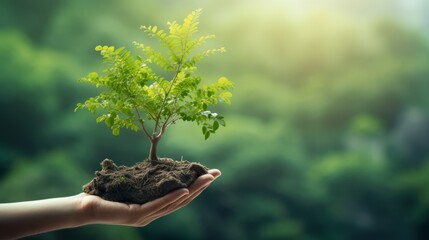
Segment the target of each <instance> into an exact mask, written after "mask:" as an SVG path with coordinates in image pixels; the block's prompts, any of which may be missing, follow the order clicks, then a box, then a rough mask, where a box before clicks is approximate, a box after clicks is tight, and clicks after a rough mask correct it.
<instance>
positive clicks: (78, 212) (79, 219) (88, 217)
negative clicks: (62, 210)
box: [72, 193, 97, 227]
mask: <svg viewBox="0 0 429 240" xmlns="http://www.w3.org/2000/svg"><path fill="white" fill-rule="evenodd" d="M72 206H73V208H74V213H75V214H74V216H73V225H74V226H75V227H78V226H84V225H88V224H94V223H97V219H96V217H95V214H94V208H95V206H94V202H93V201H90V199H88V197H87V194H85V193H80V194H78V195H75V196H74V198H73V204H72Z"/></svg>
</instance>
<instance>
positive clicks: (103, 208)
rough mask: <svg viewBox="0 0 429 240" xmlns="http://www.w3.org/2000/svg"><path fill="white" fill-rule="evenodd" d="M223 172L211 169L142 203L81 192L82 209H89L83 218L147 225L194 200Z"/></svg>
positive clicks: (100, 222) (100, 221) (95, 221)
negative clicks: (132, 202)
mask: <svg viewBox="0 0 429 240" xmlns="http://www.w3.org/2000/svg"><path fill="white" fill-rule="evenodd" d="M220 175H221V172H220V171H219V170H217V169H212V170H209V173H208V174H205V175H202V176H200V177H199V178H197V180H195V182H194V183H193V184H192V185H191V186H190V187H189V188H182V189H178V190H176V191H174V192H171V193H169V194H167V195H165V196H163V197H161V198H158V199H156V200H153V201H151V202H147V203H145V204H141V205H140V204H126V203H120V202H112V201H107V200H104V199H102V198H100V197H98V196H95V195H89V194H87V193H81V194H79V195H78V196H77V197H78V198H80V204H81V208H82V210H83V211H84V212H85V214H84V216H85V218H86V219H83V222H88V221H89V223H99V224H117V225H128V226H146V225H147V224H149V223H150V222H152V221H154V220H155V219H157V218H160V217H162V216H165V215H167V214H169V213H172V212H174V211H176V210H177V209H179V208H181V207H183V206H185V205H187V204H188V203H190V202H191V201H192V200H193V199H194V198H196V197H197V196H198V195H199V194H200V193H201V192H202V191H204V189H206V188H207V187H208V186H209V185H210V183H211V182H213V181H214V180H215V179H216V178H217V177H219V176H220Z"/></svg>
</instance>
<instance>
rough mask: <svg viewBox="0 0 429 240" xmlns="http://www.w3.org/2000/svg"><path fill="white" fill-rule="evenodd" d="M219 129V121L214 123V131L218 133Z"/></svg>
mask: <svg viewBox="0 0 429 240" xmlns="http://www.w3.org/2000/svg"><path fill="white" fill-rule="evenodd" d="M218 128H219V122H218V121H214V122H213V131H216V130H217V129H218Z"/></svg>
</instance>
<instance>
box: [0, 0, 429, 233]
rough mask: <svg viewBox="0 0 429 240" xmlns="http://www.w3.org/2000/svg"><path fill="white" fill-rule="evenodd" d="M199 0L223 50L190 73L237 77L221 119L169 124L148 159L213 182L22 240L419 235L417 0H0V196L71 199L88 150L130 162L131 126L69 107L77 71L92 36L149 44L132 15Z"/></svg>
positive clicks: (162, 17) (92, 61) (156, 17)
mask: <svg viewBox="0 0 429 240" xmlns="http://www.w3.org/2000/svg"><path fill="white" fill-rule="evenodd" d="M410 2H413V3H414V5H413V4H410ZM199 7H202V8H203V15H202V16H201V25H200V29H201V30H202V32H201V34H202V35H205V34H207V33H215V34H216V36H217V38H216V40H215V41H213V42H215V43H214V45H216V46H225V48H226V50H227V53H226V54H223V55H222V56H216V57H213V58H211V59H210V61H205V60H203V61H202V62H201V64H202V65H201V66H200V68H199V69H198V74H200V75H202V76H204V78H205V79H207V80H209V81H214V80H215V79H217V78H218V77H219V76H218V73H219V72H222V73H223V74H225V75H226V76H228V77H229V78H231V79H233V80H234V81H235V83H236V91H235V94H234V97H233V98H232V103H233V104H232V105H231V108H228V109H226V108H225V109H221V110H222V112H224V115H225V116H226V117H227V118H228V123H227V127H226V128H223V129H221V130H220V131H219V133H218V134H216V136H214V137H213V138H211V139H209V140H207V141H204V138H203V137H202V136H201V131H200V130H199V129H194V128H193V127H192V126H191V125H190V124H188V123H182V122H180V123H177V126H176V127H174V128H172V129H171V131H169V132H167V133H166V135H165V137H164V138H163V140H162V141H161V142H160V146H159V154H160V155H161V156H170V157H173V158H175V159H182V158H183V159H187V160H192V161H199V162H201V163H203V164H205V165H207V166H209V167H213V168H219V169H221V170H222V172H223V175H222V177H221V178H220V179H219V180H218V181H217V182H216V183H214V184H213V186H211V187H210V188H209V189H208V190H207V191H205V192H204V193H203V194H202V195H201V196H200V197H199V198H198V199H196V200H195V201H194V202H193V203H192V204H190V205H189V206H187V207H186V208H184V209H182V210H180V211H178V212H177V213H174V214H172V215H170V216H167V217H165V218H163V219H159V220H157V221H156V222H154V223H152V224H151V225H149V226H147V227H145V228H141V229H137V228H127V227H113V226H87V227H82V228H76V229H69V230H62V231H55V232H52V233H47V234H42V235H38V236H34V237H30V239H76V238H84V239H86V238H103V239H119V238H124V239H234V240H235V239H305V240H315V239H320V240H323V239H329V240H331V239H334V240H335V239H411V240H412V239H428V238H429V231H428V229H429V192H428V188H427V184H428V183H429V178H428V177H427V176H429V137H428V136H429V110H428V107H429V95H428V94H427V91H428V90H429V40H428V39H427V36H428V33H429V32H428V31H427V29H425V28H418V26H426V25H425V24H424V23H427V21H429V19H428V18H427V14H425V13H426V12H425V11H420V10H419V9H428V7H429V3H426V2H425V1H418V0H412V1H405V0H395V1H389V0H379V1H369V0H365V1H353V0H346V1H340V0H331V1H323V3H321V1H280V0H267V1H257V0H249V1H246V3H243V2H242V1H238V0H232V1H231V0H228V1H226V0H221V1H193V0H184V1H180V2H174V1H173V2H172V1H167V0H160V1H151V2H147V3H144V4H142V3H141V1H138V0H125V1H121V2H119V1H113V0H108V1H101V0H96V1H91V2H86V1H83V0H76V1H52V0H41V1H37V3H35V2H34V1H30V0H4V1H1V2H0V20H1V21H0V61H1V64H0V126H1V134H0V178H1V184H0V199H1V201H2V202H9V201H22V200H31V199H38V198H47V197H58V196H64V195H70V194H75V193H78V192H80V190H81V185H83V184H84V183H86V182H87V181H88V180H89V179H90V178H91V176H92V174H93V171H95V170H97V169H98V168H99V162H100V161H101V160H102V159H103V158H106V157H108V158H112V159H114V160H115V161H116V162H119V163H121V164H127V165H129V164H133V163H134V162H136V161H140V160H143V159H144V158H145V156H146V155H147V151H148V150H149V143H148V142H147V141H145V138H144V137H143V136H141V135H139V134H135V133H132V132H125V131H124V132H123V134H121V136H118V137H113V136H111V134H110V132H109V131H108V130H107V129H105V127H103V126H101V127H99V126H97V125H96V124H95V123H94V119H93V116H91V115H90V114H88V113H85V112H82V113H81V112H78V113H73V109H74V106H75V104H76V102H79V101H82V100H84V99H86V98H88V97H89V96H91V95H94V94H95V92H94V91H93V90H92V89H90V88H88V87H87V86H82V85H79V84H77V79H79V78H80V77H81V76H83V75H84V74H85V73H86V72H88V71H93V70H99V69H100V68H101V66H100V65H99V64H98V63H97V53H96V52H95V51H93V49H94V46H96V45H99V44H100V45H104V44H112V45H125V46H127V47H131V46H128V45H127V44H129V43H130V42H131V41H133V40H137V41H140V40H139V39H142V41H141V42H148V41H149V42H148V43H150V41H153V40H151V39H143V38H144V36H143V35H142V34H141V32H139V31H136V30H135V29H136V28H138V26H140V25H142V24H143V25H163V24H164V23H165V22H166V21H169V20H172V19H182V18H183V16H185V15H186V13H188V12H189V11H191V10H193V9H196V8H199ZM419 14H420V15H419ZM411 20H412V21H411ZM416 21H420V24H418V23H417V22H416ZM416 26H417V27H416ZM205 31H206V32H205ZM216 46H213V47H216ZM209 47H211V46H209ZM95 234H102V236H95Z"/></svg>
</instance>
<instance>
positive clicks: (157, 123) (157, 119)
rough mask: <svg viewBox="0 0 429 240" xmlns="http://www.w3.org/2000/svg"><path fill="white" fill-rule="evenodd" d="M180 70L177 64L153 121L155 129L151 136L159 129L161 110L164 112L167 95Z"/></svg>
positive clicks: (180, 65) (180, 66)
mask: <svg viewBox="0 0 429 240" xmlns="http://www.w3.org/2000/svg"><path fill="white" fill-rule="evenodd" d="M181 68H182V64H179V66H177V69H176V72H175V74H174V77H173V79H172V80H171V82H170V86H169V88H168V91H167V92H166V93H165V96H164V100H163V101H162V103H161V107H160V108H159V112H158V114H157V116H156V119H155V127H154V129H153V134H156V132H157V130H158V128H159V120H160V118H161V113H162V110H164V107H165V103H166V102H167V99H168V95H169V94H170V92H171V89H172V88H173V85H174V82H175V80H176V79H177V75H178V74H179V72H180V70H181ZM161 130H162V129H161Z"/></svg>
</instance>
